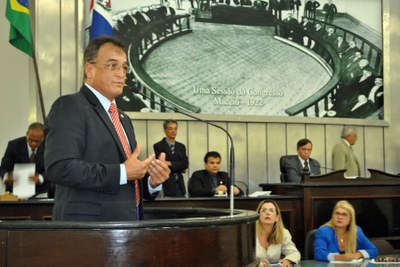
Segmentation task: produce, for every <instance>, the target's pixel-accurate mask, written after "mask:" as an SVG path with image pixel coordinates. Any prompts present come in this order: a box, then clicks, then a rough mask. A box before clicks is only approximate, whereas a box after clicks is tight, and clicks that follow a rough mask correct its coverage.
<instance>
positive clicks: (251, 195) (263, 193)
mask: <svg viewBox="0 0 400 267" xmlns="http://www.w3.org/2000/svg"><path fill="white" fill-rule="evenodd" d="M270 194H271V191H256V192H254V193H251V194H250V195H249V197H262V196H269V195H270Z"/></svg>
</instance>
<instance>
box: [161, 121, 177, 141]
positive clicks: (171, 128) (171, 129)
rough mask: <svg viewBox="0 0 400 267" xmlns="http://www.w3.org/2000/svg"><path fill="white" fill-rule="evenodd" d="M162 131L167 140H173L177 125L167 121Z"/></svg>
mask: <svg viewBox="0 0 400 267" xmlns="http://www.w3.org/2000/svg"><path fill="white" fill-rule="evenodd" d="M164 133H165V136H166V137H167V138H168V139H169V140H171V141H172V140H175V138H176V135H177V133H178V125H177V124H176V123H172V122H170V123H168V124H167V128H166V129H165V130H164Z"/></svg>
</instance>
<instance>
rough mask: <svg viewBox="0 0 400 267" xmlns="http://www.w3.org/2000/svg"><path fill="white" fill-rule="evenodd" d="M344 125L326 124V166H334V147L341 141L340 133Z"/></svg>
mask: <svg viewBox="0 0 400 267" xmlns="http://www.w3.org/2000/svg"><path fill="white" fill-rule="evenodd" d="M342 128H343V126H342V125H326V126H325V149H326V167H327V168H333V163H332V150H333V147H334V146H335V145H336V144H337V143H339V142H341V140H342V139H341V138H340V134H341V132H342Z"/></svg>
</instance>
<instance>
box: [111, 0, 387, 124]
mask: <svg viewBox="0 0 400 267" xmlns="http://www.w3.org/2000/svg"><path fill="white" fill-rule="evenodd" d="M111 4H112V19H113V28H114V34H115V35H117V36H118V37H120V38H121V39H122V40H124V41H125V42H126V43H127V44H128V47H129V48H128V60H129V66H130V67H129V71H128V73H127V82H126V88H125V91H124V94H123V95H122V96H121V97H120V98H119V99H118V105H119V107H120V108H122V109H123V110H125V111H134V112H174V110H176V109H180V110H182V111H185V112H189V113H199V114H221V115H222V114H223V115H234V116H240V115H255V116H301V117H325V118H337V117H340V118H359V119H371V120H382V119H383V115H384V114H383V98H384V97H383V96H384V89H383V78H384V77H383V37H382V7H381V5H382V3H381V1H380V0H169V1H166V0H160V1H150V0H137V1H127V0H125V1H116V0H114V1H112V3H111ZM138 92H139V93H140V94H138ZM160 104H161V105H160Z"/></svg>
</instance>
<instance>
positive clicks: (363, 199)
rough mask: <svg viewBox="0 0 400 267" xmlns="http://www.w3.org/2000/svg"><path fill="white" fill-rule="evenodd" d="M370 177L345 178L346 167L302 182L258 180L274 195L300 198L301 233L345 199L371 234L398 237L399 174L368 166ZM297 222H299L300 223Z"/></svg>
mask: <svg viewBox="0 0 400 267" xmlns="http://www.w3.org/2000/svg"><path fill="white" fill-rule="evenodd" d="M369 171H370V172H371V177H370V178H363V177H358V178H355V179H345V178H344V172H345V170H339V171H334V172H331V173H327V174H322V175H318V176H306V177H304V182H303V183H280V184H260V185H259V186H261V187H262V189H263V190H265V191H272V194H274V195H293V196H294V195H295V196H300V197H301V198H302V199H303V205H302V211H303V212H302V219H301V222H302V224H303V229H304V231H303V237H305V234H306V233H307V232H308V231H310V230H312V229H315V228H318V227H319V226H321V225H322V224H323V223H325V222H327V221H328V220H329V219H330V218H331V214H332V210H333V207H334V205H335V204H336V202H337V201H339V200H342V199H346V200H348V201H349V202H350V203H352V205H353V206H354V208H355V210H356V223H357V224H358V225H360V226H361V227H362V229H363V231H364V233H365V234H366V235H367V236H368V237H370V238H374V237H391V238H393V237H395V238H398V239H400V212H399V211H400V176H399V175H394V174H388V173H385V172H382V171H378V170H374V169H369ZM301 222H300V223H301Z"/></svg>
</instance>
